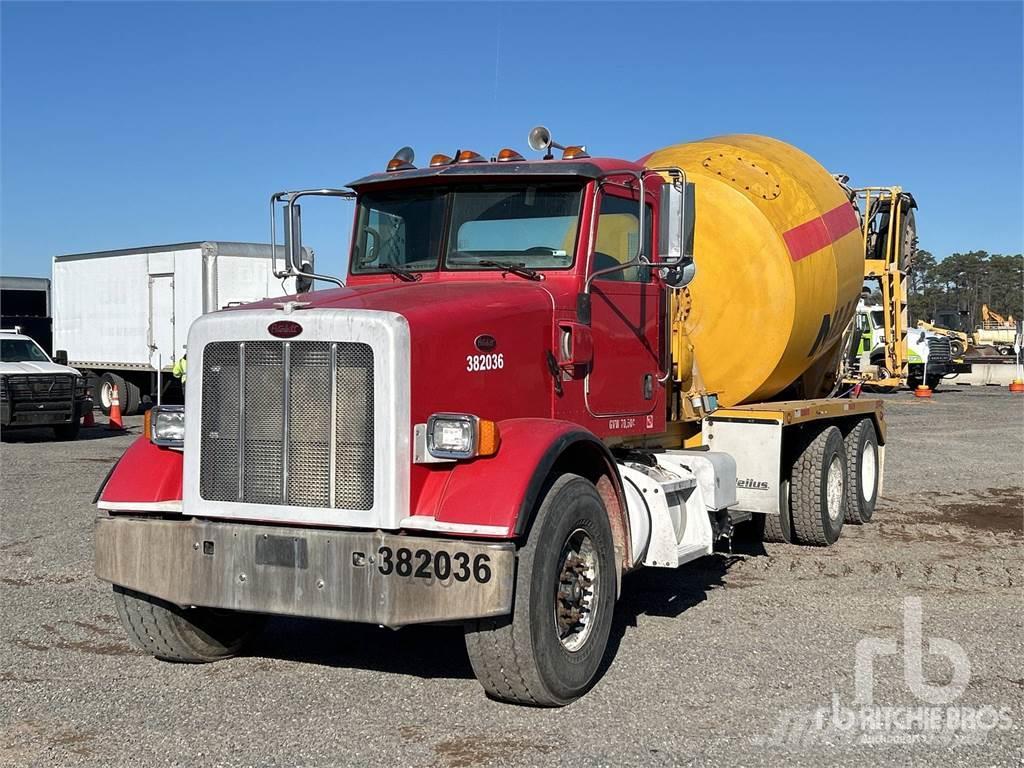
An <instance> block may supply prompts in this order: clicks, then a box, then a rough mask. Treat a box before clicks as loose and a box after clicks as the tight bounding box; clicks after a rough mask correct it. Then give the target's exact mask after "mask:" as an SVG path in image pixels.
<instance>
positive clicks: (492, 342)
mask: <svg viewBox="0 0 1024 768" xmlns="http://www.w3.org/2000/svg"><path fill="white" fill-rule="evenodd" d="M473 343H474V344H475V345H476V348H477V349H479V350H480V351H481V352H490V351H491V350H492V349H494V348H495V347H496V346H498V340H497V339H495V338H494V337H493V336H491V335H490V334H489V333H481V334H480V335H479V336H477V337H476V341H474V342H473Z"/></svg>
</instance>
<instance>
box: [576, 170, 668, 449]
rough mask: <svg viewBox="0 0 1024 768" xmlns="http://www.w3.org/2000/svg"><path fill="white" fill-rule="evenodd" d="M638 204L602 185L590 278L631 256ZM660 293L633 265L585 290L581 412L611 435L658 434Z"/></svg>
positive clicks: (648, 222)
mask: <svg viewBox="0 0 1024 768" xmlns="http://www.w3.org/2000/svg"><path fill="white" fill-rule="evenodd" d="M653 216H654V207H653V206H652V205H651V204H650V203H648V204H647V207H646V210H645V213H644V219H645V221H644V229H645V230H646V237H645V245H644V248H645V253H646V254H650V253H651V252H652V250H651V244H652V238H651V232H653V226H654V219H653ZM639 219H640V210H639V198H638V196H637V195H636V194H635V193H633V194H630V191H629V190H628V189H625V188H620V187H618V186H612V185H606V186H605V188H604V190H603V191H602V193H601V194H600V197H599V202H598V215H597V217H596V221H595V226H596V228H597V231H596V234H595V236H594V248H593V253H592V254H591V262H590V270H591V274H593V273H596V272H600V271H601V270H603V269H606V268H609V267H614V266H617V265H622V264H626V263H628V262H630V261H632V260H633V258H634V256H635V255H636V252H637V244H638V238H639V236H640V220H639ZM662 299H663V297H662V291H661V290H660V287H659V284H658V283H657V282H656V281H655V279H654V275H653V269H651V268H650V267H637V266H632V267H628V268H625V269H619V270H616V271H613V272H609V273H607V274H605V275H599V276H598V277H597V278H595V279H594V281H593V282H592V284H591V290H590V309H591V329H592V333H593V340H594V356H593V362H592V364H591V368H590V371H589V374H588V376H587V382H586V394H587V409H588V411H589V412H590V414H591V415H592V416H594V417H598V418H602V419H605V418H607V419H608V429H609V430H610V431H612V432H616V431H623V432H633V433H636V432H641V431H647V430H655V429H657V430H661V429H663V428H664V424H665V422H664V419H665V414H664V408H663V407H660V405H659V404H660V403H662V402H663V397H662V392H663V387H662V385H661V384H659V382H658V378H659V376H660V370H659V363H660V359H661V354H660V347H659V341H658V340H659V326H660V317H661V307H662Z"/></svg>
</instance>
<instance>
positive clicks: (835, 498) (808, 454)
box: [789, 427, 846, 547]
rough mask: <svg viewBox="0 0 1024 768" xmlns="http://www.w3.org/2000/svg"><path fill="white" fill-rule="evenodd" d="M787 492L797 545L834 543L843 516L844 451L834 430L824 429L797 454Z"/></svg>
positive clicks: (837, 433) (844, 506)
mask: <svg viewBox="0 0 1024 768" xmlns="http://www.w3.org/2000/svg"><path fill="white" fill-rule="evenodd" d="M789 491H790V510H791V512H792V515H793V533H794V534H795V536H796V540H797V542H798V543H800V544H808V545H811V546H816V547H827V546H829V545H830V544H833V543H835V541H836V540H837V539H838V538H839V534H840V533H841V532H842V530H843V517H844V516H845V514H846V449H845V447H844V445H843V435H842V433H841V432H840V431H839V429H838V428H837V427H825V429H823V430H822V431H821V432H819V433H818V434H817V435H815V436H814V437H812V438H811V439H810V440H809V442H807V443H806V444H805V446H804V448H803V450H801V451H800V452H799V453H798V455H797V457H796V461H795V462H794V463H793V472H792V474H791V476H790V489H789Z"/></svg>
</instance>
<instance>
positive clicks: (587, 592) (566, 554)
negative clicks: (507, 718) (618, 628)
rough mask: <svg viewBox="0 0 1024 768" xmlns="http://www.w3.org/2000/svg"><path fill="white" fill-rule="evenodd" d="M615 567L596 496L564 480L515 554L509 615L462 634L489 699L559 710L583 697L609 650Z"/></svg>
mask: <svg viewBox="0 0 1024 768" xmlns="http://www.w3.org/2000/svg"><path fill="white" fill-rule="evenodd" d="M617 567H618V564H617V563H616V560H615V549H614V545H613V541H612V532H611V526H610V525H609V522H608V513H607V511H606V510H605V506H604V502H602V501H601V497H600V495H598V492H597V489H596V488H595V487H594V485H593V483H591V482H589V481H587V480H585V479H583V478H582V477H579V476H578V475H570V474H566V475H562V476H561V477H559V478H558V479H557V480H556V481H555V482H554V484H553V485H552V486H551V488H550V489H549V490H548V491H547V493H546V494H545V496H544V499H543V501H542V502H541V504H540V508H539V509H538V511H537V516H536V518H535V519H534V521H533V526H532V528H531V530H530V534H529V536H528V538H527V540H526V544H525V545H523V547H522V548H521V549H520V550H519V564H518V568H517V573H516V590H515V598H514V602H513V606H512V615H511V616H510V617H502V618H500V619H485V620H482V621H479V622H474V623H473V624H471V625H469V626H467V628H466V650H467V652H468V653H469V660H470V663H471V664H472V665H473V672H474V673H475V674H476V677H477V680H479V681H480V684H481V685H482V686H483V687H484V690H485V691H487V693H488V695H489V696H491V697H493V698H495V699H500V700H502V701H507V702H512V703H516V704H527V705H532V706H541V707H560V706H565V705H566V704H570V703H572V702H573V701H575V700H576V699H578V698H579V697H580V696H582V695H583V694H584V693H586V692H587V691H588V690H589V689H590V687H591V686H592V685H593V684H594V682H595V681H596V679H597V675H598V672H599V671H600V668H601V662H602V660H603V658H604V653H605V650H606V648H607V645H608V635H609V633H610V631H611V626H612V615H613V612H614V608H615V590H616V581H617V570H616V569H617ZM588 582H589V583H588ZM577 611H578V613H577Z"/></svg>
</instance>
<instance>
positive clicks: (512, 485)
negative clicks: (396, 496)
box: [414, 419, 625, 538]
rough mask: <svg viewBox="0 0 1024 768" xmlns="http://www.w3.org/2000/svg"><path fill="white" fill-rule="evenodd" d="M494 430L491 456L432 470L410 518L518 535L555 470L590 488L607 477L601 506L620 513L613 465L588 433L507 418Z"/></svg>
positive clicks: (561, 425)
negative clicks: (496, 443)
mask: <svg viewBox="0 0 1024 768" xmlns="http://www.w3.org/2000/svg"><path fill="white" fill-rule="evenodd" d="M498 426H499V428H500V430H501V447H500V449H499V450H498V453H497V454H496V455H494V456H491V457H488V458H481V459H475V460H473V461H468V462H460V463H458V464H454V465H451V464H440V465H434V466H435V467H436V469H435V470H434V471H432V472H431V475H430V478H429V479H428V481H427V483H426V485H425V487H424V492H423V493H422V494H421V495H420V497H419V503H418V505H417V508H416V510H415V512H414V514H415V515H426V516H430V517H433V518H434V519H435V520H436V521H437V522H438V523H441V524H451V525H452V526H454V527H462V526H487V527H488V529H490V530H491V531H492V533H491V535H495V536H499V537H507V538H511V537H518V536H521V535H522V534H524V533H525V532H526V531H527V530H528V527H529V524H530V520H531V515H532V513H533V511H534V510H535V508H536V506H537V502H538V500H539V499H540V496H541V494H542V493H543V491H544V488H545V483H546V482H547V481H548V479H549V477H551V475H552V471H553V470H555V469H556V467H557V468H559V469H564V470H565V471H572V472H576V473H577V474H580V475H583V476H584V477H587V478H588V479H590V480H592V481H594V482H595V483H597V482H598V480H599V478H601V477H606V478H608V480H610V487H609V488H608V491H609V494H608V495H610V496H611V498H606V503H608V504H609V507H612V506H616V507H618V509H619V510H621V509H625V504H624V499H623V495H622V483H621V480H620V479H619V473H618V470H617V469H616V468H615V460H614V459H613V458H612V455H611V453H610V452H609V451H608V448H607V447H606V446H605V445H604V443H602V442H601V441H600V440H599V439H598V438H597V437H596V436H595V435H594V434H593V433H592V432H589V431H588V430H586V429H584V428H583V427H581V426H579V425H578V424H573V423H572V422H568V421H556V420H553V419H509V420H507V421H502V422H499V424H498ZM609 511H612V510H611V509H610V510H609ZM502 531H504V533H502ZM453 532H454V531H453Z"/></svg>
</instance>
